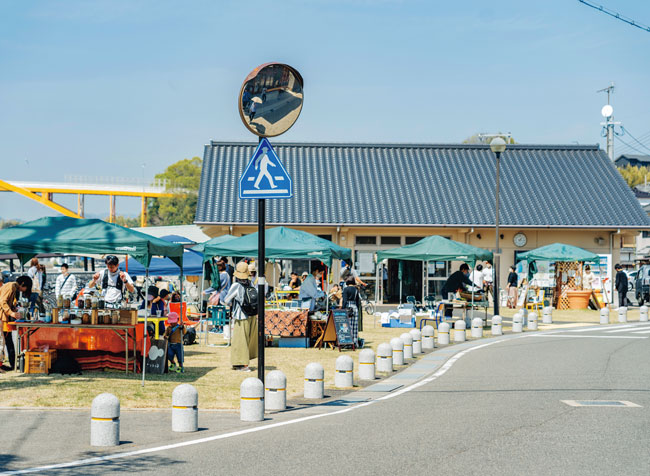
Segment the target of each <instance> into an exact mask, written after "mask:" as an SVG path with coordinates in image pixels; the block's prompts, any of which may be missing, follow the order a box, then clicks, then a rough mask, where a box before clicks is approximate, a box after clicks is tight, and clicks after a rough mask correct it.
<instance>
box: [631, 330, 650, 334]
mask: <svg viewBox="0 0 650 476" xmlns="http://www.w3.org/2000/svg"><path fill="white" fill-rule="evenodd" d="M632 334H650V329H649V330H646V331H632Z"/></svg>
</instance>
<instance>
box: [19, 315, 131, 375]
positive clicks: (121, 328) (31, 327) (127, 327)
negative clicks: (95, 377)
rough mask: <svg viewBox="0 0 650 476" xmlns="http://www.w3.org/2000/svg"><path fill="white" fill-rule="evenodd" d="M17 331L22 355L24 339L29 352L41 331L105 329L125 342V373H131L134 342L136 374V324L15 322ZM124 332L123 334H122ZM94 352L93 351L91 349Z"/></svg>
mask: <svg viewBox="0 0 650 476" xmlns="http://www.w3.org/2000/svg"><path fill="white" fill-rule="evenodd" d="M12 324H13V325H14V326H15V327H16V330H17V331H18V349H17V352H16V355H17V356H18V355H20V352H21V344H22V339H23V338H25V342H26V345H25V348H26V349H27V350H29V347H30V345H29V340H30V337H31V336H32V335H33V334H34V333H36V331H38V330H39V329H92V330H97V329H103V330H111V331H113V332H115V334H116V335H117V336H118V337H119V338H120V339H121V340H122V342H124V357H125V361H124V371H125V372H126V373H129V366H128V364H129V339H130V340H132V341H133V356H134V358H133V359H132V360H133V373H136V362H135V354H136V349H137V347H136V346H137V336H136V327H137V325H134V324H117V325H111V324H96V325H93V324H51V323H45V322H13V323H12ZM21 329H22V331H23V332H22V333H21ZM131 330H133V336H131V333H130V331H131ZM122 332H123V334H122ZM90 350H93V349H90Z"/></svg>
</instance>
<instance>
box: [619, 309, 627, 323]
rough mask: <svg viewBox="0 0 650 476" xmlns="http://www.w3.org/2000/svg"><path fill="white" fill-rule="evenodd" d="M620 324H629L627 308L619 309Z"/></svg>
mask: <svg viewBox="0 0 650 476" xmlns="http://www.w3.org/2000/svg"><path fill="white" fill-rule="evenodd" d="M618 322H627V307H625V306H623V307H619V308H618Z"/></svg>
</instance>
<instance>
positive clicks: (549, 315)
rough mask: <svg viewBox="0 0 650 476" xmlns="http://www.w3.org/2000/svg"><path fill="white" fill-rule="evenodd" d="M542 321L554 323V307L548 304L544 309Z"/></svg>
mask: <svg viewBox="0 0 650 476" xmlns="http://www.w3.org/2000/svg"><path fill="white" fill-rule="evenodd" d="M542 323H543V324H553V307H552V306H546V307H545V308H544V309H542Z"/></svg>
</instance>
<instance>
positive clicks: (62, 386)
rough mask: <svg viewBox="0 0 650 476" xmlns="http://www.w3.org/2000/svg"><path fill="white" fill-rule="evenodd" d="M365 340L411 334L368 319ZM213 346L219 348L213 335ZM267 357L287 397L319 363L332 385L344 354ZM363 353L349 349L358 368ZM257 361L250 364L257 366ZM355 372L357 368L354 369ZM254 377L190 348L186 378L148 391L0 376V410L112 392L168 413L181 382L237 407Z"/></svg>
mask: <svg viewBox="0 0 650 476" xmlns="http://www.w3.org/2000/svg"><path fill="white" fill-rule="evenodd" d="M364 328H365V329H366V330H365V331H364V332H361V337H362V338H364V339H365V341H366V347H367V348H368V347H370V348H372V349H373V350H376V349H377V346H378V345H379V344H381V343H382V342H388V341H390V339H392V338H393V337H399V336H400V335H401V334H402V333H404V332H408V331H409V330H410V329H391V328H385V327H381V326H380V325H379V322H378V318H376V324H373V317H372V316H370V317H368V318H366V319H364ZM210 342H211V343H216V342H217V336H216V335H214V334H212V335H211V336H210ZM265 350H266V352H265V360H266V368H267V371H270V370H274V369H279V370H282V371H283V372H284V373H285V375H286V376H287V396H288V397H291V396H299V395H302V392H303V381H304V380H303V379H304V369H305V366H306V365H307V364H308V363H310V362H320V363H321V364H322V365H323V367H324V368H325V386H326V387H333V386H334V368H335V361H336V358H337V357H339V356H340V355H343V354H342V353H339V351H338V349H335V350H331V349H322V350H318V349H311V348H310V349H293V348H291V349H287V348H278V347H267V348H266V349H265ZM359 352H360V351H359V350H357V351H355V352H352V351H351V350H345V351H344V353H345V354H346V355H350V356H351V357H352V358H353V359H354V361H355V367H356V366H357V365H358V354H359ZM256 363H257V361H256V360H254V361H252V362H251V366H252V367H255V366H256ZM355 373H356V369H355ZM256 376H257V371H256V368H255V369H254V371H253V372H248V373H244V372H239V371H234V370H232V369H231V366H230V349H229V348H226V347H208V346H203V345H200V344H199V345H192V346H188V347H186V348H185V373H184V374H177V373H170V374H166V375H147V376H146V383H145V386H144V388H143V387H142V386H141V380H142V377H141V375H133V374H129V375H128V376H127V375H125V374H124V372H119V371H104V372H90V371H89V372H84V373H83V375H81V376H70V375H66V376H61V375H59V374H56V375H54V374H53V375H34V374H21V373H18V372H11V373H7V374H3V375H0V405H1V406H17V407H20V406H41V407H90V404H91V402H92V400H93V398H95V397H96V396H97V395H98V394H100V393H102V392H110V393H113V394H114V395H116V396H117V397H119V399H120V403H121V406H122V407H123V408H169V407H170V405H171V394H172V391H173V390H174V388H175V387H176V386H177V385H178V384H180V383H191V384H192V385H194V386H195V387H196V388H197V389H198V391H199V399H200V408H219V409H233V408H239V386H240V384H241V382H242V381H243V380H244V379H245V378H247V377H256Z"/></svg>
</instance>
